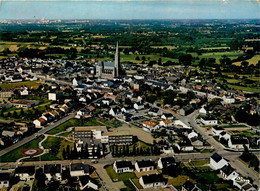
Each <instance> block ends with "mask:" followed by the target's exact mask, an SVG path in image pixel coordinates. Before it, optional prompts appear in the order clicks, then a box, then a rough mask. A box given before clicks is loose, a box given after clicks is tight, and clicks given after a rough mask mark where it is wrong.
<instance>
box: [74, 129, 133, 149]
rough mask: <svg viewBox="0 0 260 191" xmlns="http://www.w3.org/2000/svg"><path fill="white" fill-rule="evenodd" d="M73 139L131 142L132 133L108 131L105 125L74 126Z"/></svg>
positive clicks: (109, 142)
mask: <svg viewBox="0 0 260 191" xmlns="http://www.w3.org/2000/svg"><path fill="white" fill-rule="evenodd" d="M73 136H74V138H75V139H85V138H87V139H100V140H101V143H106V144H111V145H125V144H130V145H131V144H133V135H131V134H129V133H125V132H108V131H107V128H106V126H86V127H75V129H74V132H73Z"/></svg>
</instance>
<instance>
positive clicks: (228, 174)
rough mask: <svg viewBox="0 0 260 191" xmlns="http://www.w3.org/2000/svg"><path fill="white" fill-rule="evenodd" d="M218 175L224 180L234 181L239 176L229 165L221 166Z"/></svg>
mask: <svg viewBox="0 0 260 191" xmlns="http://www.w3.org/2000/svg"><path fill="white" fill-rule="evenodd" d="M220 174H221V175H222V176H223V177H224V179H226V180H234V179H235V178H236V177H238V176H239V174H238V173H237V172H236V171H235V169H234V168H232V167H231V166H230V165H229V164H228V165H225V166H223V167H222V168H221V169H220Z"/></svg>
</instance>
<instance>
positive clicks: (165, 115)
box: [161, 113, 174, 120]
mask: <svg viewBox="0 0 260 191" xmlns="http://www.w3.org/2000/svg"><path fill="white" fill-rule="evenodd" d="M161 118H162V119H164V120H167V119H171V120H172V119H174V117H173V115H172V114H171V113H164V114H163V115H162V116H161Z"/></svg>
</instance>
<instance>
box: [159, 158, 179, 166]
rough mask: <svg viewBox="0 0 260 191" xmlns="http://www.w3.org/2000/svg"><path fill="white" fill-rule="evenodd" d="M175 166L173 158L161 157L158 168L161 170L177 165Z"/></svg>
mask: <svg viewBox="0 0 260 191" xmlns="http://www.w3.org/2000/svg"><path fill="white" fill-rule="evenodd" d="M175 164H176V162H175V158H174V157H173V156H172V157H165V158H162V157H160V159H159V160H158V167H159V168H160V169H163V168H167V167H168V166H171V165H175Z"/></svg>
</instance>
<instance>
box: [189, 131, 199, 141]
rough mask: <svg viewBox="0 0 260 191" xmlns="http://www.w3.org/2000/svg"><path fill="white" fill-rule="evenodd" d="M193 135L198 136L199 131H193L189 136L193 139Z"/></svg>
mask: <svg viewBox="0 0 260 191" xmlns="http://www.w3.org/2000/svg"><path fill="white" fill-rule="evenodd" d="M193 137H198V133H196V132H195V131H191V132H190V133H189V134H188V138H189V139H191V138H193Z"/></svg>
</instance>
